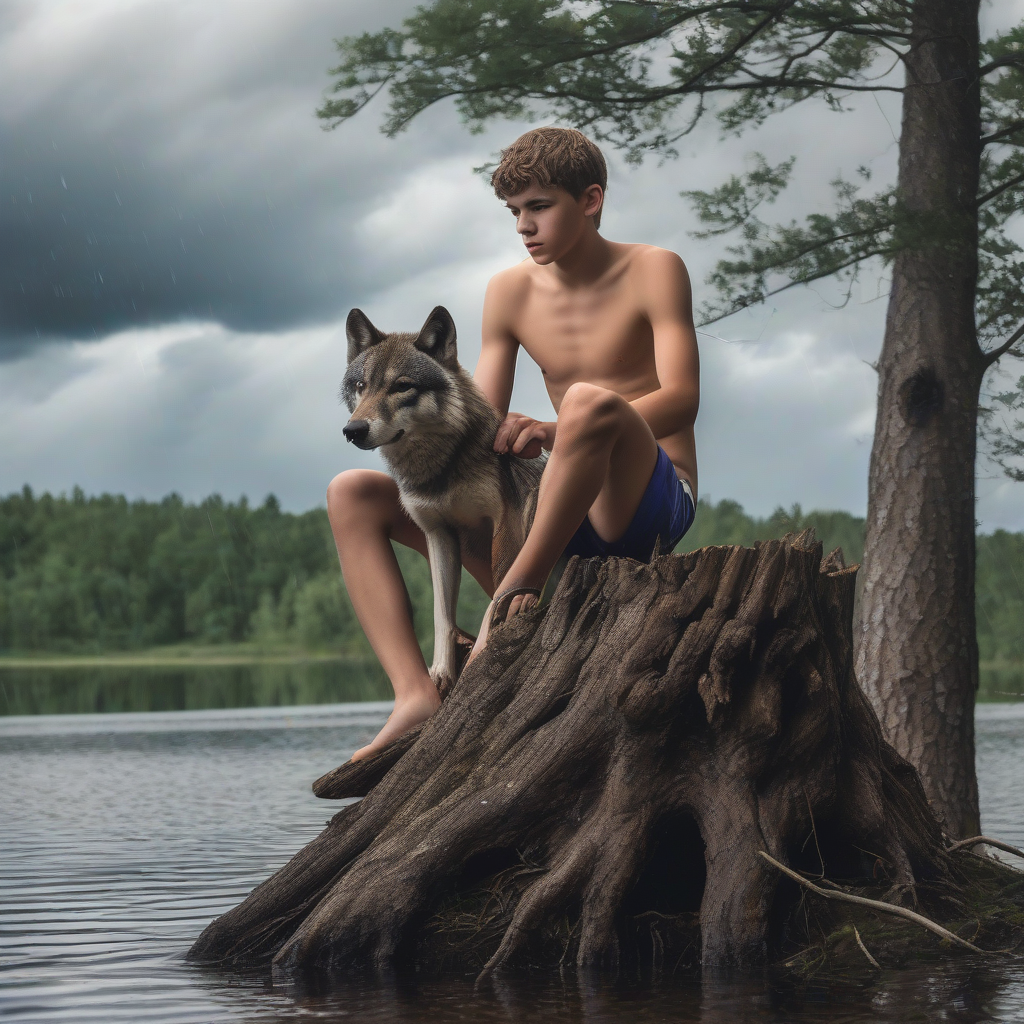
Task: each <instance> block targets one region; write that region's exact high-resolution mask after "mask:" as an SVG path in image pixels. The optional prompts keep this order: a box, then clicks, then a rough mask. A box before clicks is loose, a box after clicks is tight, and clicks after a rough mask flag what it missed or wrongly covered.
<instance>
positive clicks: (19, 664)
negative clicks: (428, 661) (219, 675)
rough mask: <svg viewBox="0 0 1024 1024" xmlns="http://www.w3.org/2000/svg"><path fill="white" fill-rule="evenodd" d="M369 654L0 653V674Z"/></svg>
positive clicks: (231, 649)
mask: <svg viewBox="0 0 1024 1024" xmlns="http://www.w3.org/2000/svg"><path fill="white" fill-rule="evenodd" d="M375 660H376V659H375V658H373V656H372V655H368V654H363V653H358V654H345V653H340V652H337V651H303V650H294V649H282V650H275V649H273V648H255V647H253V648H249V647H247V646H242V645H235V644H232V645H225V649H224V650H219V649H218V648H215V647H212V648H211V647H194V648H190V647H186V648H182V649H175V648H173V647H171V648H154V649H152V650H147V651H116V652H114V651H112V652H107V653H104V654H55V653H52V652H50V653H44V652H40V653H38V654H0V672H3V671H4V670H24V669H79V668H80V669H90V668H210V667H231V666H235V665H302V664H325V663H330V662H354V661H358V662H364V661H365V662H370V661H375Z"/></svg>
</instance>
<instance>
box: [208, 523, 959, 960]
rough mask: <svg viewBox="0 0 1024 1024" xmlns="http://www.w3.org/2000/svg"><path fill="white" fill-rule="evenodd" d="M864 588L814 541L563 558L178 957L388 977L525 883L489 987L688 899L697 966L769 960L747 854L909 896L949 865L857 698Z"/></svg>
mask: <svg viewBox="0 0 1024 1024" xmlns="http://www.w3.org/2000/svg"><path fill="white" fill-rule="evenodd" d="M855 576H856V568H845V567H844V566H843V564H842V559H841V556H840V555H838V553H834V554H833V555H831V556H829V557H828V558H826V559H825V560H824V561H822V559H821V545H820V544H817V543H815V542H814V539H813V535H812V534H810V533H805V534H801V535H800V536H798V537H789V538H786V539H785V540H782V541H769V542H766V543H762V544H758V545H756V546H755V547H754V548H742V547H714V548H705V549H703V550H701V551H696V552H693V553H691V554H686V555H671V556H667V557H663V558H659V559H657V560H655V561H654V562H653V563H652V564H650V565H643V564H640V563H637V562H634V561H630V560H627V559H611V560H609V561H605V562H600V561H597V560H588V561H580V560H579V559H573V560H572V561H571V562H570V563H569V566H568V568H567V569H566V572H565V573H564V575H563V578H562V580H561V582H560V584H559V586H558V588H557V591H556V593H555V595H554V597H553V599H552V601H551V604H550V605H549V606H548V607H547V608H545V609H542V610H540V611H532V612H529V613H526V614H524V615H520V616H518V617H516V618H515V619H513V620H512V621H511V622H510V623H509V624H508V625H506V626H504V627H502V628H500V629H498V630H497V631H495V632H494V633H493V634H492V636H491V639H490V642H489V644H488V647H487V649H486V650H485V652H484V653H483V655H482V656H481V657H479V658H478V659H476V661H474V662H473V664H472V665H470V666H469V667H468V668H467V669H466V671H465V672H464V673H463V675H462V676H461V678H460V679H459V681H458V684H457V685H456V686H455V688H454V690H453V691H452V693H451V694H450V696H448V698H447V700H446V701H445V702H444V704H443V705H442V707H441V709H440V710H439V711H438V713H437V714H436V715H434V717H433V718H432V719H430V721H429V722H427V723H426V725H424V726H423V727H421V729H419V730H417V731H416V732H414V733H411V734H409V735H407V736H405V737H402V739H400V740H398V741H396V742H395V743H394V744H392V745H391V746H390V747H388V748H386V749H385V750H383V751H381V752H380V753H378V754H377V755H375V756H374V757H373V758H371V759H368V760H366V761H362V762H359V763H357V764H347V765H343V766H341V767H340V768H338V769H335V770H334V771H333V772H331V773H330V774H328V775H326V776H324V777H323V778H322V779H320V780H319V781H318V782H317V784H316V785H315V787H314V788H315V791H316V792H317V793H318V795H320V796H325V797H335V798H340V797H346V796H349V797H350V796H363V795H364V794H368V795H365V796H364V798H363V799H362V800H360V801H359V802H357V803H353V804H350V805H349V806H346V807H345V808H344V809H342V810H341V811H340V813H338V814H337V815H335V817H334V818H333V819H332V820H331V822H330V823H329V824H328V827H327V828H326V829H325V831H324V832H323V833H321V835H320V836H318V837H317V838H316V839H315V840H313V841H312V842H311V843H309V844H308V845H307V846H306V847H305V848H304V849H302V850H300V851H299V852H298V853H297V854H296V855H295V856H294V857H293V858H292V859H291V861H289V862H288V863H287V864H286V865H285V866H284V867H283V868H281V869H280V870H279V871H278V872H277V873H276V874H275V875H273V876H272V877H271V878H269V879H268V880H267V881H266V882H264V883H263V884H262V885H260V886H259V887H258V888H256V889H255V890H254V891H253V892H252V893H251V895H250V896H249V897H248V898H247V899H246V900H245V901H244V902H243V903H242V904H241V905H240V906H238V907H236V908H235V909H234V910H231V911H229V912H228V913H226V914H224V915H223V916H222V917H220V918H218V919H217V920H215V921H214V922H213V923H212V924H210V925H209V927H207V929H206V930H205V931H204V932H203V934H202V935H201V936H200V937H199V939H198V940H197V942H196V943H195V945H194V946H193V948H192V950H191V956H192V957H193V958H194V959H199V960H203V961H217V962H221V963H228V964H242V963H251V962H253V961H259V960H267V959H270V958H271V957H273V958H274V963H275V965H277V966H281V967H285V968H297V967H306V966H313V967H338V966H344V965H348V964H353V963H358V962H371V963H375V964H383V963H389V962H392V961H393V960H394V959H395V958H396V957H397V956H399V955H400V954H401V953H403V952H405V951H410V950H411V951H414V950H415V948H416V942H417V940H418V936H419V935H420V934H421V930H422V928H423V925H424V923H425V922H426V920H427V918H428V917H429V916H430V915H431V914H432V913H435V912H436V910H437V908H438V907H439V906H441V905H442V904H443V903H444V902H445V901H446V900H447V901H449V903H450V902H451V900H452V897H453V894H456V895H457V894H458V892H459V891H460V889H465V888H467V887H469V886H473V885H475V886H478V887H479V885H480V884H481V879H482V878H483V879H485V880H486V877H487V876H488V874H498V873H500V872H501V871H502V870H506V871H507V869H509V867H510V865H512V864H516V863H524V862H525V863H526V864H528V865H532V868H531V869H530V870H527V871H523V872H521V877H522V878H523V879H524V881H523V882H522V884H521V885H520V887H519V888H518V890H516V893H515V900H514V901H513V902H512V905H511V906H510V907H509V909H508V913H507V917H506V924H505V926H504V928H503V934H502V933H499V937H500V942H499V941H498V939H497V938H496V939H495V940H494V941H495V944H496V945H497V948H496V949H494V948H492V949H488V950H487V951H486V953H487V954H488V955H490V959H489V962H488V969H494V968H496V967H499V966H501V965H503V964H505V963H507V962H508V961H509V960H510V959H512V958H514V957H515V956H516V955H517V954H520V953H522V951H523V950H524V949H525V948H526V947H527V945H528V944H529V942H530V941H531V936H532V935H534V934H535V933H537V932H539V931H540V930H542V929H543V928H544V927H546V926H547V925H548V924H550V922H551V921H553V920H562V921H565V920H569V921H570V922H575V925H574V926H573V927H570V929H569V931H568V933H567V934H568V935H569V938H570V940H571V943H572V949H573V950H574V952H575V958H576V960H577V962H578V963H579V964H581V965H590V964H600V963H602V962H607V961H608V960H615V959H617V957H618V956H619V953H620V939H621V938H622V937H623V936H624V935H627V933H628V932H629V928H628V924H629V922H628V921H627V918H630V917H632V919H634V920H635V919H636V916H637V915H640V914H642V913H643V912H644V911H645V910H646V911H651V910H658V909H659V906H661V904H660V903H659V901H664V900H667V901H668V902H671V901H672V899H675V900H676V903H675V905H674V909H675V910H679V909H685V908H683V907H681V904H680V903H679V900H680V899H682V900H683V902H685V900H686V899H687V898H690V899H692V901H693V908H694V909H696V907H697V906H698V905H699V927H700V943H701V958H702V961H703V963H704V964H705V965H724V964H730V963H739V964H749V963H756V962H760V961H763V960H764V959H765V958H766V956H768V955H769V953H770V949H771V945H772V942H773V939H774V937H775V936H776V935H777V929H778V927H779V925H780V922H782V921H783V920H784V918H785V914H786V910H787V907H788V906H789V905H790V904H791V903H792V901H793V899H794V898H795V895H796V886H795V885H793V884H792V883H788V882H784V883H783V887H782V888H780V876H779V874H778V873H777V872H776V871H775V870H774V869H773V868H771V867H770V866H769V865H768V864H767V863H766V862H765V861H764V860H763V859H762V858H761V857H759V856H758V852H759V851H761V850H765V851H767V852H768V853H770V854H771V855H772V856H773V857H775V858H777V859H778V860H780V861H782V862H785V863H787V864H791V865H796V866H798V867H799V866H804V867H809V868H811V869H813V870H815V871H819V870H821V871H827V872H828V873H829V874H830V875H831V876H833V877H835V876H839V877H847V878H849V877H855V876H862V875H863V874H864V873H865V872H867V873H868V874H871V873H872V872H873V873H874V875H875V877H876V878H877V877H879V874H880V873H883V872H884V874H885V875H887V876H888V878H889V880H891V882H892V884H893V885H894V886H896V887H899V889H898V891H902V892H904V893H908V894H911V898H912V893H913V887H914V885H915V882H916V881H918V880H921V879H923V878H934V877H936V876H942V877H944V876H946V873H947V860H946V856H945V854H944V852H943V843H942V834H941V829H940V827H939V824H938V822H937V821H936V819H935V817H934V816H933V814H932V812H931V811H930V809H929V806H928V803H927V801H926V799H925V796H924V792H923V790H922V788H921V784H920V781H919V779H918V777H917V774H916V772H915V771H914V769H913V768H912V767H911V765H910V764H909V763H908V762H906V761H905V760H903V759H902V758H901V757H899V755H897V754H896V753H895V751H894V750H893V749H892V748H891V747H890V746H889V745H888V744H887V743H886V742H885V741H884V740H883V739H882V736H881V732H880V729H879V725H878V721H877V719H876V717H875V715H874V712H873V711H872V710H871V708H870V706H869V704H868V703H867V701H866V699H865V697H864V695H863V694H862V692H861V690H860V688H859V687H858V685H857V682H856V680H855V678H854V675H853V669H852V645H851V619H852V610H853V596H854V581H855ZM652 864H656V868H657V870H656V871H655V875H656V877H652V874H651V872H652V868H651V865H652ZM641 882H642V884H640V883H641ZM686 890H688V891H689V892H690V896H689V897H686V896H685V895H684V896H682V897H680V896H679V895H678V894H679V893H680V891H686ZM670 892H671V893H675V894H676V895H675V896H672V897H669V896H665V895H664V894H665V893H670ZM662 909H664V908H662ZM434 925H435V926H436V919H435V922H434Z"/></svg>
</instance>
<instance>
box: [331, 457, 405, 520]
mask: <svg viewBox="0 0 1024 1024" xmlns="http://www.w3.org/2000/svg"><path fill="white" fill-rule="evenodd" d="M388 484H391V480H390V478H389V477H387V476H385V475H384V474H383V473H376V472H374V471H373V470H372V469H347V470H345V472H343V473H339V474H338V475H337V476H336V477H335V478H334V479H333V480H332V481H331V482H330V483H329V484H328V485H327V515H328V516H329V517H330V519H331V522H332V523H338V522H342V521H344V520H345V519H348V518H349V517H351V516H363V515H365V514H366V511H367V506H371V507H374V506H382V503H383V502H385V501H386V499H387V485H388ZM393 486H394V485H393V484H392V487H393Z"/></svg>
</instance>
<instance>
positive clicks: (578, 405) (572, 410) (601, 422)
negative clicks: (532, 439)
mask: <svg viewBox="0 0 1024 1024" xmlns="http://www.w3.org/2000/svg"><path fill="white" fill-rule="evenodd" d="M623 404H624V399H623V398H622V397H621V396H620V395H617V394H616V393H615V392H614V391H609V390H608V388H602V387H598V386H597V385H596V384H585V383H582V382H581V383H577V384H572V385H570V387H569V388H568V389H567V390H566V392H565V395H564V397H563V398H562V405H561V407H560V408H559V410H558V433H562V432H563V431H566V430H567V431H569V432H570V433H577V432H579V433H602V432H604V431H606V430H610V429H612V428H614V426H615V425H616V424H617V423H618V420H619V416H620V413H621V412H622V405H623ZM556 436H557V435H556Z"/></svg>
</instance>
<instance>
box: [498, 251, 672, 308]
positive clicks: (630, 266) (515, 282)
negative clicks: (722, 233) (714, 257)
mask: <svg viewBox="0 0 1024 1024" xmlns="http://www.w3.org/2000/svg"><path fill="white" fill-rule="evenodd" d="M608 244H609V245H610V246H611V247H612V250H613V252H614V254H615V261H614V264H613V266H614V267H617V268H618V269H620V270H626V271H627V272H629V271H631V270H634V269H635V270H638V271H640V272H642V273H646V272H647V271H648V270H651V269H655V268H661V269H664V270H668V271H670V272H671V271H679V270H683V271H684V272H685V269H686V265H685V264H684V263H683V260H682V257H680V256H679V254H678V253H675V252H673V251H672V250H671V249H662V248H661V247H660V246H657V245H650V244H648V243H646V242H609V243H608ZM546 269H547V268H545V267H538V266H537V265H536V264H535V263H534V262H533V260H532V259H530V257H529V256H527V257H526V259H524V260H521V261H520V262H519V263H516V264H515V265H514V266H511V267H506V268H505V269H504V270H499V271H498V273H496V274H495V275H494V276H493V277H492V278H491V280H490V283H489V284H488V289H489V290H494V291H495V292H496V293H500V294H502V295H503V296H504V295H514V294H517V293H518V294H521V293H522V292H523V291H525V290H526V289H528V288H529V287H530V285H531V283H533V282H534V281H537V280H538V279H541V278H542V277H543V279H545V280H548V279H549V275H548V274H547V273H546Z"/></svg>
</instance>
